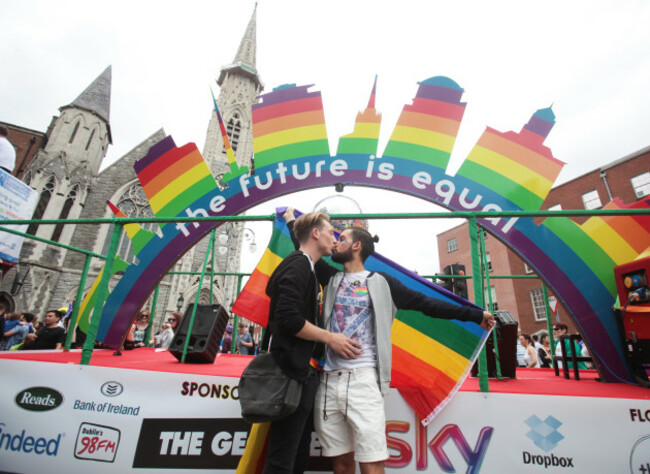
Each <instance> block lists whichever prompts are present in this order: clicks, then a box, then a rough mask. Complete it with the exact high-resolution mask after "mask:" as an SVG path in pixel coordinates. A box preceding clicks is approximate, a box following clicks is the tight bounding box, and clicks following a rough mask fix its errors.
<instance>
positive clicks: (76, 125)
mask: <svg viewBox="0 0 650 474" xmlns="http://www.w3.org/2000/svg"><path fill="white" fill-rule="evenodd" d="M80 123H81V122H77V123H76V124H75V126H74V128H73V129H72V134H71V135H70V140H68V143H72V141H73V140H74V137H75V136H76V135H77V130H79V124H80Z"/></svg>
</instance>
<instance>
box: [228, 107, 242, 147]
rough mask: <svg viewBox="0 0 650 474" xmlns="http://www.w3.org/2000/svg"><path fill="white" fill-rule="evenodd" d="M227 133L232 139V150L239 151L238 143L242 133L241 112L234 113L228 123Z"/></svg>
mask: <svg viewBox="0 0 650 474" xmlns="http://www.w3.org/2000/svg"><path fill="white" fill-rule="evenodd" d="M226 133H227V134H228V139H229V140H230V146H231V147H232V151H237V145H238V144H239V135H240V134H241V121H240V120H239V114H237V113H235V114H233V116H232V118H231V119H230V120H229V121H228V125H227V126H226Z"/></svg>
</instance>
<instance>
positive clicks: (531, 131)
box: [98, 76, 650, 381]
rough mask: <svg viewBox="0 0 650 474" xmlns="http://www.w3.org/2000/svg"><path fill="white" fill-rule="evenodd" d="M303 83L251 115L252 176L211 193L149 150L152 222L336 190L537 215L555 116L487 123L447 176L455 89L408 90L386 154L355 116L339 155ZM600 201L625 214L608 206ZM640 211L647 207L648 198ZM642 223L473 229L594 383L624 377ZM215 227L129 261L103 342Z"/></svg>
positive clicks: (518, 222)
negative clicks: (495, 125)
mask: <svg viewBox="0 0 650 474" xmlns="http://www.w3.org/2000/svg"><path fill="white" fill-rule="evenodd" d="M311 87H312V86H296V85H293V84H291V85H284V86H281V87H278V88H276V89H274V90H272V91H271V92H269V93H266V94H263V95H261V96H260V98H259V103H258V104H256V105H255V106H254V107H253V111H252V112H253V113H252V116H253V134H254V141H253V143H254V151H255V155H254V160H255V174H254V175H253V176H249V175H247V174H242V175H240V176H238V177H237V178H234V179H232V180H231V181H230V182H229V183H228V187H227V188H226V189H223V190H221V189H219V188H218V186H217V185H216V183H215V182H214V178H213V177H212V176H211V175H210V173H209V170H208V169H207V166H206V165H205V163H203V164H201V163H199V161H200V160H202V158H201V156H200V153H199V152H198V150H197V149H196V146H195V145H194V144H188V145H185V146H183V147H180V148H177V147H176V146H175V144H174V142H173V140H172V139H171V137H167V138H166V139H164V140H162V141H161V142H160V143H158V144H157V145H155V146H154V147H152V148H151V150H150V151H149V153H148V154H147V155H146V156H145V157H144V158H143V159H141V160H139V161H138V162H137V163H136V164H135V168H136V173H137V174H138V177H139V179H140V180H141V182H142V185H143V187H144V189H145V193H146V195H147V197H148V198H149V199H150V201H151V203H152V209H153V211H154V214H155V215H156V216H161V217H176V216H201V215H220V216H230V215H237V214H239V213H241V212H243V211H244V210H246V209H248V208H250V207H253V206H254V205H256V204H258V203H260V202H263V201H266V200H268V199H271V198H274V197H277V196H281V195H285V194H290V193H293V192H296V191H300V190H303V189H311V188H316V187H325V186H331V185H334V184H339V183H342V184H347V185H361V186H372V187H377V188H382V189H390V190H394V191H399V192H402V193H406V194H409V195H413V196H417V197H420V198H423V199H425V200H428V201H431V202H434V203H437V204H440V205H442V206H443V207H445V208H448V209H452V210H459V211H467V210H471V211H480V210H483V211H490V210H492V211H500V210H504V211H509V210H538V209H539V208H540V206H541V204H542V202H543V201H544V199H545V197H546V195H547V194H548V191H549V190H550V188H551V186H552V184H553V182H554V181H555V179H556V178H557V175H558V174H559V172H560V170H561V168H562V166H563V163H562V162H561V161H559V160H557V159H556V158H554V157H553V154H552V152H551V151H550V150H549V149H548V148H547V147H546V146H545V145H544V140H545V138H546V137H547V135H548V133H549V132H550V131H551V129H552V128H553V126H554V125H555V116H554V114H553V112H552V110H551V109H550V108H543V109H540V110H538V111H536V112H534V113H533V114H532V116H531V119H530V120H529V122H528V123H527V124H525V125H524V127H523V128H522V130H521V131H520V132H512V131H511V132H499V131H497V130H494V129H492V128H490V127H487V128H486V130H485V132H484V133H483V135H482V136H481V138H480V139H479V141H478V142H477V144H476V145H475V147H474V148H473V149H472V151H471V152H470V153H469V155H468V157H467V158H466V160H465V161H464V163H463V164H462V165H461V167H460V169H459V171H458V173H457V174H456V175H454V176H451V175H449V174H447V173H446V168H447V165H448V162H449V157H450V154H451V151H452V149H453V145H454V143H455V139H456V135H457V133H458V129H459V126H460V122H461V120H462V117H463V113H464V110H465V106H466V104H465V103H464V102H462V101H461V99H462V95H463V89H462V88H461V87H460V86H459V85H458V84H457V83H456V82H454V81H453V80H451V79H449V78H446V77H440V76H438V77H432V78H429V79H426V80H425V81H422V82H420V83H419V84H418V90H417V93H416V96H415V98H414V99H413V102H412V104H407V105H405V106H404V108H403V111H402V114H401V115H400V118H399V120H398V122H397V125H396V127H395V130H394V131H393V133H392V135H391V138H390V140H389V142H388V144H387V146H386V149H385V150H384V153H383V155H381V156H378V155H376V154H374V153H371V151H373V150H372V140H374V135H373V133H374V131H375V130H378V127H379V125H380V119H377V120H375V121H369V120H368V119H367V118H368V117H369V116H372V110H373V107H368V108H367V109H366V110H365V111H363V112H362V113H361V114H359V116H358V117H357V121H356V124H355V130H354V132H352V134H350V135H347V136H345V137H343V138H342V142H341V146H342V147H344V148H341V152H340V153H338V154H337V155H335V156H330V154H329V144H328V139H327V134H326V127H325V120H324V113H323V104H322V98H321V94H320V92H318V91H310V90H309V89H310V88H311ZM370 102H371V103H369V106H371V105H372V106H374V101H373V100H371V101H370ZM374 117H375V118H376V115H375V116H374ZM353 139H361V140H360V141H357V143H355V144H353V142H352V141H349V144H350V146H349V147H348V143H346V142H345V140H353ZM364 140H368V142H365V141H364ZM357 144H360V146H357ZM368 144H369V145H368ZM345 147H348V148H345ZM179 160H183V161H185V160H186V161H187V163H188V165H187V167H186V166H182V167H181V166H179V167H178V168H177V172H176V173H173V172H171V171H170V167H171V166H173V164H172V163H175V162H177V161H179ZM610 205H611V206H616V207H618V208H624V207H625V206H624V205H623V204H622V203H620V202H618V201H615V202H613V203H612V204H610ZM636 206H637V207H639V206H642V207H650V200H646V201H643V202H641V203H639V204H636ZM648 220H649V218H648V217H647V216H637V217H611V218H607V219H605V218H591V219H589V220H588V221H586V222H585V223H584V224H582V225H578V224H576V223H574V222H573V221H571V220H570V219H567V218H563V217H553V218H548V219H546V220H545V221H544V222H543V223H542V224H540V225H537V224H535V223H534V222H533V219H532V218H523V217H521V218H491V219H480V220H479V222H480V224H481V225H482V226H484V227H485V228H486V229H487V230H488V231H490V232H491V233H492V234H493V235H495V236H496V237H497V238H498V239H499V240H501V241H502V242H504V243H505V244H506V245H508V246H509V247H510V248H511V249H512V250H513V251H515V252H516V253H518V254H519V255H520V256H521V257H522V258H523V259H524V260H525V261H526V262H527V263H528V265H529V266H530V267H531V268H533V269H534V270H535V271H536V272H537V273H538V274H539V275H540V277H541V278H543V279H544V281H546V283H547V284H548V285H549V286H550V287H551V289H552V290H553V292H554V293H555V295H556V296H557V297H558V298H559V299H560V300H561V301H562V302H563V303H564V305H565V306H566V307H567V309H568V311H569V312H570V313H571V315H572V317H573V318H574V321H575V322H576V325H577V326H578V327H579V328H580V331H581V333H582V334H583V336H584V337H585V339H586V340H587V342H588V343H589V345H590V348H592V349H593V350H592V355H593V356H594V358H595V360H596V362H597V366H598V369H599V372H600V374H601V376H602V377H603V378H604V379H605V380H607V381H619V380H630V373H629V370H628V367H627V363H626V361H625V357H624V350H623V347H622V344H621V340H620V334H619V329H618V326H617V324H616V321H615V320H614V315H613V313H612V311H611V307H612V305H613V303H614V300H615V291H616V287H615V282H614V273H613V268H614V266H616V265H618V264H621V263H625V262H627V261H629V260H631V259H633V258H634V257H636V255H638V253H640V252H641V251H642V249H645V248H646V247H648V246H649V245H650V225H649V224H648ZM216 226H217V225H216V224H214V223H196V224H183V225H166V226H164V227H163V232H162V236H156V237H154V238H152V239H151V240H150V241H149V242H148V243H147V245H146V247H145V248H144V249H143V251H142V252H141V253H140V261H139V263H138V264H137V265H134V264H132V265H130V266H129V268H128V269H127V270H126V272H125V274H124V276H123V277H122V280H121V281H120V282H119V283H118V285H117V286H116V287H115V289H114V290H113V291H112V292H111V294H110V296H109V298H108V300H107V302H106V305H105V307H104V311H103V313H102V320H101V322H100V329H99V333H98V338H99V340H103V342H105V343H106V344H108V345H112V346H117V345H119V344H120V343H121V341H122V339H123V336H124V334H125V333H126V329H127V328H128V326H129V324H130V321H131V319H132V318H133V316H134V315H135V314H136V312H137V310H138V309H139V307H140V306H142V304H144V301H145V300H146V298H147V296H148V295H149V294H150V293H151V292H152V291H153V289H154V288H155V286H156V284H157V283H158V281H159V280H160V279H161V278H162V277H163V276H164V274H165V273H166V272H167V271H168V270H169V269H170V268H171V266H172V265H173V264H174V263H175V262H176V260H177V259H178V258H180V256H182V255H183V253H185V252H186V251H187V250H189V249H190V248H191V247H192V246H193V245H195V244H196V243H197V242H198V241H199V240H200V239H201V238H202V237H204V236H205V235H206V234H207V233H209V232H210V230H211V229H212V228H214V227H216ZM635 254H636V255H635Z"/></svg>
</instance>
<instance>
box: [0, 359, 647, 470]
mask: <svg viewBox="0 0 650 474" xmlns="http://www.w3.org/2000/svg"><path fill="white" fill-rule="evenodd" d="M250 359H251V357H250V356H239V355H229V354H220V355H218V357H217V359H216V361H215V363H214V364H181V363H179V362H178V361H177V360H176V359H175V358H174V357H173V356H172V355H171V353H169V352H168V351H161V350H154V349H136V350H132V351H124V352H122V354H121V355H119V356H116V355H114V351H113V350H97V351H95V352H94V354H93V356H92V359H91V362H90V365H88V366H81V365H79V363H80V360H81V351H70V352H63V351H22V352H4V353H0V370H1V372H2V374H3V383H2V385H1V388H0V396H1V403H2V405H1V406H2V407H3V410H2V414H1V415H0V471H3V472H66V473H69V472H87V471H88V469H92V470H93V471H94V472H97V473H99V472H115V473H117V472H120V473H121V472H139V471H142V470H146V472H170V471H171V472H214V471H215V470H217V471H218V472H234V469H235V467H236V465H237V462H238V460H239V458H240V457H241V454H242V452H243V449H244V446H245V444H246V441H247V437H248V434H249V429H250V426H249V425H247V424H246V423H245V422H244V421H243V420H241V419H240V418H239V403H238V401H237V384H238V378H239V376H240V374H241V372H242V371H243V369H244V367H245V366H246V364H247V363H248V361H249V360H250ZM580 377H581V379H580V381H575V380H572V379H571V380H566V379H564V377H562V376H559V377H558V376H555V374H554V372H553V370H551V369H518V370H517V378H516V379H504V380H503V381H498V380H495V379H490V383H489V389H490V391H489V393H484V392H481V391H480V390H479V386H478V380H477V379H474V378H468V379H467V380H466V381H465V383H464V384H463V385H462V387H461V388H460V390H459V392H458V393H457V394H456V395H455V396H454V398H453V399H452V401H451V402H450V403H449V405H448V406H447V407H446V408H445V409H444V410H443V411H442V412H441V413H440V414H439V415H438V417H436V419H434V420H433V422H432V423H431V424H430V425H429V426H428V427H423V426H421V425H420V424H419V423H418V422H417V420H416V419H415V415H414V413H413V411H412V410H411V408H410V407H409V406H408V405H407V404H406V403H405V402H404V401H403V399H402V398H401V396H400V395H399V393H398V392H397V391H395V390H391V392H390V393H389V395H388V396H387V399H386V411H387V424H386V431H387V436H388V440H389V451H390V454H391V458H390V459H389V460H388V462H387V463H386V465H387V471H388V472H393V471H395V472H419V471H422V470H431V471H432V472H445V470H446V472H453V471H452V470H450V469H455V471H456V472H465V471H467V472H479V471H480V472H488V473H490V472H495V473H497V472H499V473H501V472H541V471H545V472H548V471H550V470H551V469H553V470H556V471H563V470H568V471H570V472H572V473H575V472H585V473H586V472H612V473H613V472H617V473H618V472H650V471H643V470H641V468H644V469H645V466H646V465H648V466H650V389H646V388H643V387H639V386H635V385H629V384H623V383H617V384H605V383H600V382H597V381H596V377H597V373H596V371H591V370H581V371H580ZM310 466H311V469H312V472H327V471H329V470H330V469H329V467H328V464H327V460H326V459H325V458H322V457H320V446H319V443H318V440H317V438H316V437H314V440H313V443H312V461H311V464H310Z"/></svg>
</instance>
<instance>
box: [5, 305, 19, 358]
mask: <svg viewBox="0 0 650 474" xmlns="http://www.w3.org/2000/svg"><path fill="white" fill-rule="evenodd" d="M20 316H21V315H20V313H10V314H5V315H4V327H3V329H2V333H0V350H7V349H8V347H6V345H7V339H8V336H5V334H7V333H10V332H12V331H13V330H14V329H15V328H16V326H18V325H19V324H20ZM12 334H13V333H12Z"/></svg>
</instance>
